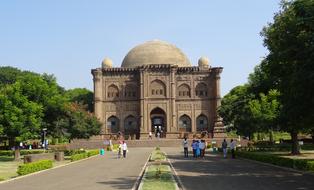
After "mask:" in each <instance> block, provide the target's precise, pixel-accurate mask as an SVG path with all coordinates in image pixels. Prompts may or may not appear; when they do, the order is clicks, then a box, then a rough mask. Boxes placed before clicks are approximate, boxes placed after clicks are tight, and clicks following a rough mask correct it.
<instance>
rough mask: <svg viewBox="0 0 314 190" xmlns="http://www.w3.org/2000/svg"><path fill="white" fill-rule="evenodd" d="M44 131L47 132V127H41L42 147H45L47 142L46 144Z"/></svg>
mask: <svg viewBox="0 0 314 190" xmlns="http://www.w3.org/2000/svg"><path fill="white" fill-rule="evenodd" d="M46 133H47V128H43V129H42V135H43V136H42V138H43V141H42V145H43V148H44V149H47V144H46Z"/></svg>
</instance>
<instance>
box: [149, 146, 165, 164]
mask: <svg viewBox="0 0 314 190" xmlns="http://www.w3.org/2000/svg"><path fill="white" fill-rule="evenodd" d="M164 160H166V155H165V153H164V152H162V151H161V150H159V149H156V150H154V151H153V152H152V155H151V157H150V161H164Z"/></svg>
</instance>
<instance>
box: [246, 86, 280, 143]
mask: <svg viewBox="0 0 314 190" xmlns="http://www.w3.org/2000/svg"><path fill="white" fill-rule="evenodd" d="M279 95H280V93H279V92H278V91H277V90H270V91H269V92H268V94H266V95H265V94H264V93H261V94H260V96H259V99H252V100H250V101H249V107H250V110H251V112H252V115H253V118H254V120H255V121H256V122H257V123H258V124H259V128H260V130H261V131H265V132H269V134H270V136H269V139H270V141H271V142H273V136H272V134H273V133H272V132H273V130H278V127H277V119H278V115H279V113H280V108H281V105H280V103H279V101H278V98H279Z"/></svg>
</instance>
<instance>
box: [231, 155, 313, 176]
mask: <svg viewBox="0 0 314 190" xmlns="http://www.w3.org/2000/svg"><path fill="white" fill-rule="evenodd" d="M236 155H237V156H239V157H243V158H247V159H251V160H256V161H260V162H265V163H269V164H274V165H278V166H284V167H289V168H294V169H298V170H304V171H314V160H306V159H291V158H285V157H280V156H278V155H271V154H261V153H256V152H247V151H237V152H236Z"/></svg>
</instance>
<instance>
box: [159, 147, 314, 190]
mask: <svg viewBox="0 0 314 190" xmlns="http://www.w3.org/2000/svg"><path fill="white" fill-rule="evenodd" d="M162 150H164V151H166V152H167V154H168V158H170V159H171V161H172V164H173V166H174V168H175V170H176V171H177V173H178V176H179V178H180V179H181V181H182V183H183V186H184V189H186V190H192V189H193V190H198V189H200V190H204V189H209V190H229V189H230V190H264V189H265V190H289V189H291V190H292V189H293V190H296V189H302V190H310V189H311V190H313V189H314V175H310V174H302V173H300V172H297V173H296V172H294V171H291V170H287V169H281V168H278V167H274V166H268V165H264V164H260V163H258V162H253V161H248V160H242V159H234V160H233V159H223V158H221V156H220V155H211V156H207V157H206V158H205V159H204V160H203V159H199V160H194V159H193V158H189V159H185V158H183V153H181V152H182V151H181V149H178V148H162Z"/></svg>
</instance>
